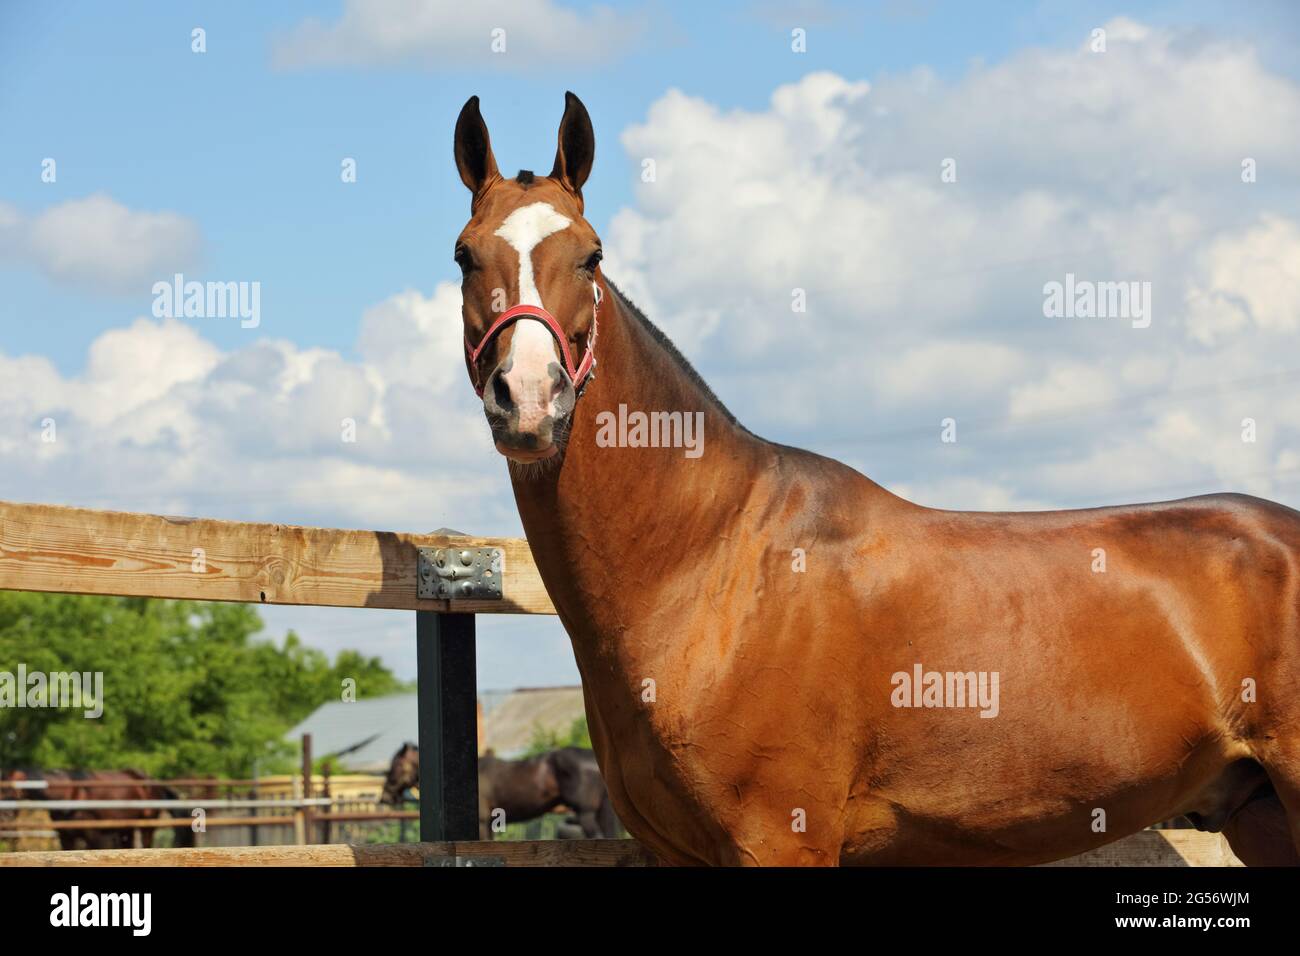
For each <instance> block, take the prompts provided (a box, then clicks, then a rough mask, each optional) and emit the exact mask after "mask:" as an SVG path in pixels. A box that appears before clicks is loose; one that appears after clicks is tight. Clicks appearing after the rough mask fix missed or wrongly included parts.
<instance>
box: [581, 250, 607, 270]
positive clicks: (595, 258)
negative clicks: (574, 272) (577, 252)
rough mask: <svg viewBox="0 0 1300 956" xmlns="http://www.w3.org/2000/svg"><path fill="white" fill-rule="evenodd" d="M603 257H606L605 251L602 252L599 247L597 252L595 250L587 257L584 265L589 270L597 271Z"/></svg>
mask: <svg viewBox="0 0 1300 956" xmlns="http://www.w3.org/2000/svg"><path fill="white" fill-rule="evenodd" d="M603 258H605V255H604V253H602V252H601V251H600V250H599V249H597V250H596V251H595V252H593V253H592V254H591V255H590V256H588V257H587V262H586V265H584V266H583V268H584V269H586V270H587V271H588V272H595V271H596V266H598V265H600V260H601V259H603Z"/></svg>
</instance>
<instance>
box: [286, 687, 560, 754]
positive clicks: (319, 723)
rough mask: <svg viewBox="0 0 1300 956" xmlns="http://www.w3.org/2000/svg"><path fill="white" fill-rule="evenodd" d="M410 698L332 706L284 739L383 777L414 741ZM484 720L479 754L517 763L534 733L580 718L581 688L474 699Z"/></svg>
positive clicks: (413, 702) (515, 692) (505, 693)
mask: <svg viewBox="0 0 1300 956" xmlns="http://www.w3.org/2000/svg"><path fill="white" fill-rule="evenodd" d="M416 701H417V697H416V695H415V694H393V695H391V696H389V697H376V698H373V699H370V700H358V701H356V702H353V703H347V702H344V701H333V702H331V703H328V704H323V705H321V706H320V707H318V708H317V709H316V710H315V711H314V712H313V713H312V714H311V715H310V716H309V717H307V718H306V719H305V720H303V721H302V722H301V723H299V724H298V725H297V726H296V727H294V728H293V729H292V730H290V731H289V732H288V733H287V734H285V739H286V740H292V741H297V740H298V739H299V738H300V737H301V736H302V735H303V734H311V736H312V752H313V753H314V754H315V755H316V756H317V757H323V756H327V755H338V756H339V759H338V761H337V763H338V765H339V766H340V767H341V768H342V769H343V770H347V771H353V772H356V773H383V772H385V771H387V770H388V765H389V763H390V762H391V761H392V759H393V754H395V753H397V751H398V750H400V749H401V747H402V744H404V743H406V742H407V741H408V740H409V741H412V742H414V741H416V740H417V739H418V738H419V735H420V731H419V717H418V710H417V704H416ZM479 706H480V708H481V710H482V714H483V718H482V720H483V726H482V727H481V728H480V735H479V736H480V748H481V749H490V750H492V751H493V752H494V753H496V754H497V755H498V756H500V757H517V756H519V755H520V754H521V753H522V752H523V751H525V750H527V749H528V745H529V744H530V743H531V742H532V739H533V734H534V733H535V731H536V728H538V727H541V728H542V729H543V730H546V731H552V732H555V733H559V734H567V733H568V732H569V728H571V727H572V726H573V722H574V721H575V720H577V719H578V718H579V717H582V716H583V714H584V713H585V711H584V709H583V703H582V688H581V687H525V688H519V689H516V690H488V691H482V692H481V693H480V694H479Z"/></svg>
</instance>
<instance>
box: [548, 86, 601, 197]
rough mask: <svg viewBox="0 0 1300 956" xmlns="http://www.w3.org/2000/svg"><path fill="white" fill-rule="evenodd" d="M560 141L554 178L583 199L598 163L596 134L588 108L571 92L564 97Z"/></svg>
mask: <svg viewBox="0 0 1300 956" xmlns="http://www.w3.org/2000/svg"><path fill="white" fill-rule="evenodd" d="M559 140H560V141H559V145H558V146H557V148H556V150H555V166H554V168H552V169H551V178H552V179H558V180H559V181H560V182H562V183H563V184H564V185H565V186H567V187H568V188H569V189H571V190H572V191H573V192H574V193H576V194H577V195H578V196H581V195H582V184H583V183H585V182H586V181H587V177H588V176H590V175H591V164H592V163H593V162H594V161H595V159H596V133H595V131H594V130H593V129H592V128H591V117H590V116H589V115H587V107H585V106H583V105H582V100H580V99H578V98H577V97H576V96H574V95H573V94H572V93H568V92H566V93H565V94H564V117H563V119H561V120H560V137H559Z"/></svg>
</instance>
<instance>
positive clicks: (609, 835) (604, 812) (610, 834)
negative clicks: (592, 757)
mask: <svg viewBox="0 0 1300 956" xmlns="http://www.w3.org/2000/svg"><path fill="white" fill-rule="evenodd" d="M604 790H605V788H604V785H603V784H602V786H601V794H600V806H599V807H597V808H596V822H597V824H598V825H599V827H600V835H601V836H603V837H605V838H606V839H607V840H613V839H616V838H617V837H618V829H619V822H618V814H616V813H615V812H614V804H613V803H612V802H611V801H610V799H609V794H608V793H605V792H604Z"/></svg>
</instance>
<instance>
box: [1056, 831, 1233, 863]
mask: <svg viewBox="0 0 1300 956" xmlns="http://www.w3.org/2000/svg"><path fill="white" fill-rule="evenodd" d="M1043 865H1044V866H1244V865H1245V864H1243V863H1242V862H1241V861H1240V860H1239V859H1237V858H1236V856H1234V855H1233V853H1232V849H1231V848H1230V847H1229V846H1228V841H1227V840H1225V839H1224V838H1223V836H1222V834H1219V833H1202V832H1201V831H1200V830H1143V831H1142V832H1141V833H1134V834H1133V835H1132V836H1129V837H1125V838H1124V839H1122V840H1117V841H1116V842H1114V843H1108V844H1106V845H1105V846H1103V847H1098V848H1097V849H1095V850H1089V851H1088V852H1087V853H1082V854H1080V855H1079V856H1072V857H1070V858H1069V859H1068V860H1059V861H1057V862H1056V863H1045V864H1043Z"/></svg>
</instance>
